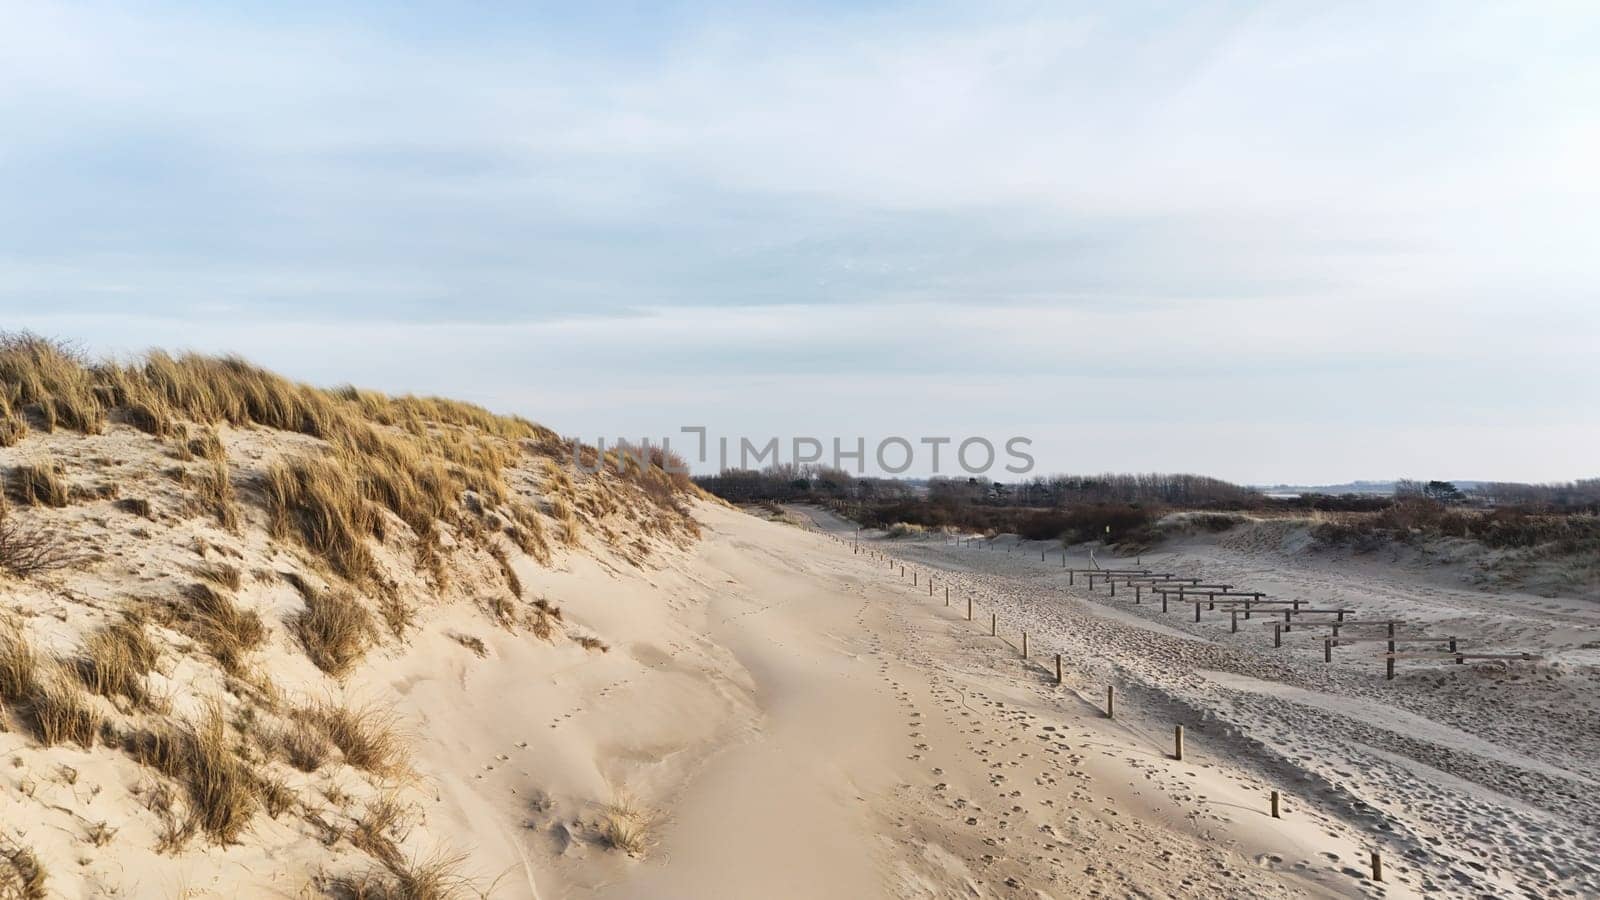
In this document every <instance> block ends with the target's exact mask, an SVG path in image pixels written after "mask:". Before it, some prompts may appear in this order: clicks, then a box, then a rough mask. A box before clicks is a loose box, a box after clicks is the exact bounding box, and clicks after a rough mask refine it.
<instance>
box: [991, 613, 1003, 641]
mask: <svg viewBox="0 0 1600 900" xmlns="http://www.w3.org/2000/svg"><path fill="white" fill-rule="evenodd" d="M989 636H990V637H999V636H1000V619H999V617H998V616H996V615H995V614H994V613H989Z"/></svg>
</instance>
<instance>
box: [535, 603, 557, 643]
mask: <svg viewBox="0 0 1600 900" xmlns="http://www.w3.org/2000/svg"><path fill="white" fill-rule="evenodd" d="M560 621H561V609H560V608H559V607H557V606H556V605H555V604H553V603H551V602H550V601H549V600H546V599H544V598H543V597H540V598H539V599H537V600H535V601H533V611H532V612H530V613H529V614H528V630H529V631H532V632H533V635H534V637H537V638H538V639H539V640H541V641H548V640H550V637H551V635H553V634H554V633H555V626H556V623H557V622H560Z"/></svg>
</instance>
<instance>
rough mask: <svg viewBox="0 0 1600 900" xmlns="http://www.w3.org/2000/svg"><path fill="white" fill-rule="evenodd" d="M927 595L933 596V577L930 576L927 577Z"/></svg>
mask: <svg viewBox="0 0 1600 900" xmlns="http://www.w3.org/2000/svg"><path fill="white" fill-rule="evenodd" d="M928 596H929V597H932V596H933V579H932V578H929V579H928Z"/></svg>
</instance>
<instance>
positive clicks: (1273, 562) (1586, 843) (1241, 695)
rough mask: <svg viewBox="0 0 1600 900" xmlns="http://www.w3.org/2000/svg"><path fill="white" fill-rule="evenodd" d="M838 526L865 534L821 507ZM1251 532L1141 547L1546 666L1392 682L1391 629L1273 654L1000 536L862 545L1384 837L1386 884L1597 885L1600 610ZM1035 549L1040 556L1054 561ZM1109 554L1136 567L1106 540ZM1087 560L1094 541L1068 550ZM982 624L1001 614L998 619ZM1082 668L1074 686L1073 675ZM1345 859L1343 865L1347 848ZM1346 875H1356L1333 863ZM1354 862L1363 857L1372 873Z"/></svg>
mask: <svg viewBox="0 0 1600 900" xmlns="http://www.w3.org/2000/svg"><path fill="white" fill-rule="evenodd" d="M811 515H812V516H813V517H814V518H815V519H816V521H817V522H818V523H819V524H820V525H821V526H822V527H824V528H826V529H828V530H830V531H833V532H835V533H838V534H845V535H849V534H853V533H854V526H853V525H850V524H849V523H843V522H840V521H838V520H835V519H833V518H832V517H831V516H828V515H826V514H823V513H818V512H816V511H811ZM1261 538H1262V535H1261V534H1260V533H1259V532H1257V531H1254V530H1252V529H1242V530H1240V531H1237V532H1235V533H1230V534H1223V535H1221V536H1197V537H1189V538H1183V539H1180V540H1177V541H1174V542H1173V543H1171V544H1169V545H1167V546H1164V547H1162V548H1160V552H1157V553H1151V554H1145V555H1143V558H1142V563H1143V564H1144V565H1147V566H1151V567H1153V568H1154V569H1155V570H1156V571H1171V572H1175V573H1178V574H1180V575H1190V576H1198V577H1204V578H1206V579H1207V580H1208V581H1210V580H1216V581H1222V582H1227V583H1234V584H1239V585H1249V587H1250V589H1251V590H1258V589H1259V590H1265V591H1268V592H1269V593H1271V594H1273V595H1274V596H1282V597H1293V596H1299V597H1302V598H1305V599H1310V600H1314V601H1316V603H1317V605H1318V606H1324V605H1326V606H1328V607H1330V608H1334V607H1350V608H1357V609H1360V610H1361V611H1362V617H1364V618H1377V617H1384V618H1388V617H1398V618H1403V619H1405V620H1407V621H1408V622H1412V623H1418V624H1417V626H1416V627H1417V629H1418V630H1425V631H1427V632H1428V633H1432V634H1439V633H1446V634H1456V635H1460V636H1461V637H1462V640H1463V643H1464V644H1467V643H1469V642H1470V645H1471V647H1472V649H1473V650H1474V651H1475V652H1480V651H1481V652H1509V651H1513V650H1531V651H1534V652H1537V653H1539V654H1541V656H1542V657H1543V658H1542V659H1541V660H1540V661H1538V662H1533V663H1512V664H1509V665H1506V664H1502V663H1498V662H1495V663H1475V664H1468V665H1461V666H1457V665H1452V664H1450V663H1449V662H1444V661H1437V660H1420V661H1410V660H1407V661H1402V662H1401V663H1400V669H1399V677H1398V678H1397V679H1395V680H1394V681H1385V680H1384V678H1383V662H1382V660H1381V654H1382V653H1383V652H1384V645H1383V644H1382V643H1368V644H1356V645H1352V646H1350V647H1345V648H1340V649H1339V650H1338V651H1337V655H1336V657H1335V661H1334V663H1332V664H1331V665H1330V664H1326V663H1324V662H1323V659H1322V644H1321V636H1320V635H1321V634H1322V633H1325V632H1322V633H1319V634H1318V635H1317V636H1313V635H1311V634H1304V635H1300V634H1296V635H1291V636H1286V637H1285V646H1284V647H1282V648H1276V649H1275V648H1274V647H1273V646H1272V640H1271V631H1270V630H1269V629H1264V628H1263V627H1262V624H1261V622H1260V620H1259V619H1255V620H1252V621H1251V622H1250V623H1241V628H1240V632H1239V633H1237V634H1234V633H1232V632H1231V631H1230V626H1229V621H1228V616H1227V614H1226V613H1224V612H1221V611H1206V612H1204V616H1203V621H1202V622H1201V623H1199V624H1196V623H1194V622H1193V619H1192V607H1191V606H1187V605H1185V606H1183V607H1181V608H1179V607H1177V606H1173V607H1172V612H1171V613H1168V614H1166V615H1163V614H1162V613H1161V612H1160V604H1159V603H1151V602H1150V601H1149V600H1148V598H1147V599H1146V601H1145V602H1144V603H1143V604H1139V605H1135V604H1134V602H1133V600H1134V598H1133V596H1132V592H1131V591H1125V590H1124V591H1119V593H1118V596H1117V597H1116V598H1115V599H1112V598H1111V597H1110V596H1109V593H1108V592H1107V590H1106V588H1105V587H1104V585H1103V584H1102V585H1101V586H1099V588H1098V589H1097V590H1096V591H1095V592H1093V593H1091V592H1089V591H1088V590H1087V588H1086V586H1085V582H1084V580H1083V579H1082V578H1081V576H1080V577H1079V578H1078V579H1076V584H1075V585H1074V586H1069V585H1068V577H1067V576H1066V575H1065V574H1064V573H1063V572H1062V571H1061V566H1062V561H1061V556H1060V553H1061V548H1060V547H1059V546H1048V545H1041V544H1039V543H1035V542H1027V541H1020V542H1019V541H1017V540H1016V539H1015V538H1013V537H1009V536H1005V537H1001V538H1000V539H998V540H996V541H994V542H992V544H993V549H980V547H982V546H984V545H985V543H987V542H980V543H979V545H978V546H976V547H975V546H972V545H970V544H968V545H963V546H959V547H958V546H956V545H955V543H954V541H953V539H951V538H948V537H943V536H934V537H930V538H924V539H917V540H898V541H885V540H883V539H881V538H879V537H877V536H870V537H869V539H868V540H867V542H866V543H867V544H868V545H870V546H871V547H873V548H874V549H875V550H879V551H884V552H888V553H890V554H891V555H892V556H893V557H895V558H897V559H900V560H902V561H904V562H906V563H907V564H909V565H911V566H912V567H914V568H916V569H917V570H919V571H920V572H921V573H922V578H924V579H925V578H926V577H927V576H928V573H929V572H930V571H931V572H932V573H933V574H934V576H935V577H936V578H938V579H939V582H938V583H939V584H940V585H941V586H943V585H945V584H949V585H950V586H951V587H952V591H953V593H954V594H956V595H957V596H962V597H965V596H969V595H970V596H974V597H975V598H977V602H978V605H979V608H980V609H982V610H984V611H985V613H987V612H988V611H994V612H996V613H997V614H998V617H999V620H1000V629H1001V633H1002V635H1005V634H1011V635H1015V634H1017V633H1018V632H1020V631H1021V630H1023V629H1026V630H1027V631H1028V632H1029V633H1030V638H1031V640H1032V642H1033V644H1034V646H1036V647H1041V648H1046V649H1049V650H1050V651H1051V652H1054V651H1057V650H1060V651H1063V652H1065V653H1066V655H1067V657H1068V659H1069V660H1070V664H1069V669H1070V671H1071V672H1073V673H1074V674H1075V675H1077V676H1078V677H1079V678H1080V679H1081V680H1082V683H1083V684H1085V685H1088V684H1091V683H1093V684H1105V683H1108V682H1109V683H1115V684H1117V685H1118V690H1119V693H1120V694H1122V695H1123V700H1122V704H1123V708H1124V709H1126V710H1127V715H1129V716H1138V717H1140V718H1141V719H1144V720H1146V721H1147V722H1148V725H1149V727H1150V729H1151V731H1152V733H1159V730H1163V729H1165V728H1170V727H1171V726H1170V724H1167V723H1172V722H1179V721H1181V722H1184V723H1186V727H1187V729H1188V737H1189V741H1190V743H1191V745H1192V746H1195V747H1198V748H1201V749H1199V750H1198V751H1197V753H1198V754H1199V756H1198V758H1200V759H1207V760H1208V761H1216V762H1217V764H1218V765H1223V764H1225V762H1226V763H1227V764H1231V765H1232V766H1234V767H1236V774H1239V775H1241V776H1242V777H1257V778H1260V779H1261V780H1262V781H1263V782H1266V783H1270V784H1272V785H1273V786H1275V787H1280V788H1282V789H1284V790H1286V791H1291V792H1292V793H1293V794H1294V795H1295V797H1296V802H1297V806H1299V807H1301V808H1302V809H1313V810H1316V811H1318V812H1319V813H1321V814H1325V815H1328V816H1330V817H1333V818H1335V819H1337V820H1338V821H1339V822H1341V823H1342V824H1344V825H1345V826H1347V827H1349V828H1351V829H1353V830H1355V831H1356V832H1357V833H1359V834H1361V835H1363V838H1364V840H1365V842H1366V843H1367V844H1368V845H1371V846H1375V847H1381V848H1382V849H1383V851H1384V853H1385V855H1386V857H1389V858H1390V859H1391V862H1390V864H1389V867H1388V868H1389V872H1390V880H1391V882H1392V883H1394V884H1399V885H1406V886H1410V887H1413V888H1416V889H1418V890H1420V891H1423V892H1427V893H1440V894H1444V895H1452V894H1460V895H1467V896H1483V895H1492V896H1506V895H1511V894H1522V895H1526V896H1563V895H1565V896H1593V895H1595V894H1596V893H1597V892H1600V846H1597V840H1596V835H1597V834H1600V804H1597V802H1596V800H1595V797H1596V796H1597V795H1596V793H1595V788H1596V782H1597V779H1596V775H1595V773H1596V772H1597V771H1600V753H1597V751H1596V748H1597V747H1600V743H1597V740H1596V739H1597V738H1600V708H1597V704H1596V699H1595V697H1596V694H1595V687H1596V685H1597V673H1596V670H1595V668H1594V666H1593V664H1592V663H1588V662H1586V660H1587V656H1586V654H1587V653H1588V651H1587V650H1585V649H1584V646H1583V645H1584V644H1591V645H1592V644H1593V642H1595V641H1596V639H1597V638H1600V607H1596V606H1595V605H1594V603H1593V602H1592V601H1586V600H1584V599H1582V598H1577V599H1573V598H1566V599H1561V598H1545V597H1536V596H1532V595H1526V594H1518V593H1512V592H1489V591H1484V590H1478V589H1474V588H1470V587H1464V586H1462V585H1461V584H1460V583H1459V579H1458V578H1457V575H1456V573H1452V572H1449V571H1447V570H1443V569H1439V568H1429V567H1423V566H1414V565H1397V564H1395V563H1394V562H1392V561H1390V560H1385V559H1382V558H1378V559H1373V558H1361V557H1350V556H1348V555H1338V554H1333V555H1326V554H1314V553H1306V552H1295V551H1294V549H1293V546H1292V545H1293V542H1292V541H1280V540H1277V539H1276V538H1274V539H1272V540H1265V541H1264V540H1262V539H1261ZM1041 549H1045V550H1046V555H1047V559H1046V560H1045V561H1043V562H1041V561H1040V558H1039V553H1040V550H1041ZM1097 559H1098V563H1099V564H1100V565H1103V566H1107V567H1115V566H1121V565H1131V564H1132V563H1134V560H1133V559H1131V558H1130V559H1118V558H1115V557H1114V556H1113V555H1110V554H1108V553H1106V552H1104V551H1102V552H1100V553H1099V554H1098V555H1097ZM1068 562H1069V563H1070V564H1071V565H1073V566H1086V565H1088V556H1087V552H1086V549H1084V548H1079V549H1078V550H1077V551H1075V552H1073V553H1071V554H1070V555H1069V560H1068ZM984 624H985V625H986V624H987V622H986V621H985V623H984ZM1069 680H1070V679H1069ZM1345 862H1348V858H1346V860H1345ZM1341 868H1342V867H1341ZM1358 868H1359V867H1358Z"/></svg>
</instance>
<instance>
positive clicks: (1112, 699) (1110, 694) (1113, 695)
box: [1106, 684, 1117, 719]
mask: <svg viewBox="0 0 1600 900" xmlns="http://www.w3.org/2000/svg"><path fill="white" fill-rule="evenodd" d="M1116 717H1117V689H1116V688H1115V687H1113V686H1111V685H1109V684H1108V685H1106V718H1108V719H1115V718H1116Z"/></svg>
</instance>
